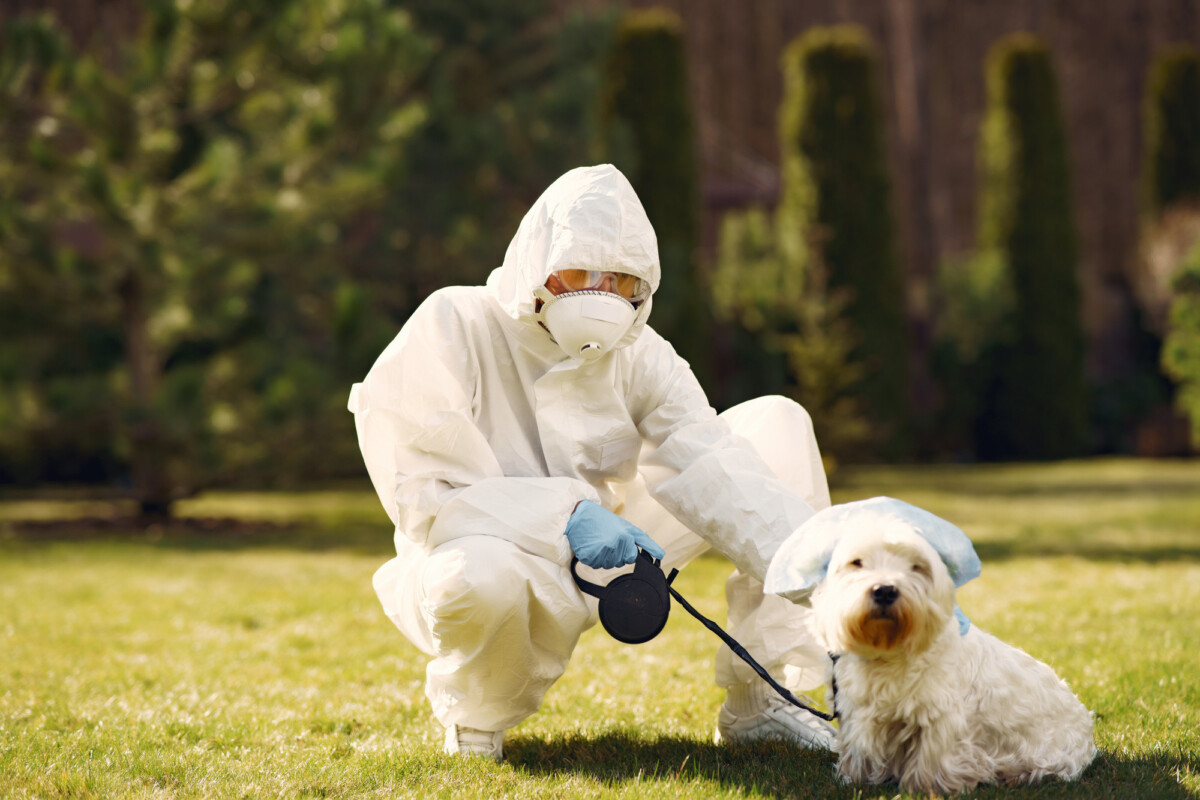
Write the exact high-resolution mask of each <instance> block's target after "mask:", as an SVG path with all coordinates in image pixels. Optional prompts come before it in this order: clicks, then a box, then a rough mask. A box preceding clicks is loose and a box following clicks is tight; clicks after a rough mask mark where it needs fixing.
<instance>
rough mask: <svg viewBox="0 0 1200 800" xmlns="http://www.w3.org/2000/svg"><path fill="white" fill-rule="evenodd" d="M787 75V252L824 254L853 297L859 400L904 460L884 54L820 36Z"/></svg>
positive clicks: (902, 334) (783, 126)
mask: <svg viewBox="0 0 1200 800" xmlns="http://www.w3.org/2000/svg"><path fill="white" fill-rule="evenodd" d="M783 70H784V83H785V90H784V92H785V93H784V100H783V107H782V109H781V114H780V139H781V141H782V145H783V180H784V194H783V202H782V216H781V218H780V219H781V222H780V225H781V234H782V235H783V236H784V239H783V242H782V244H783V246H784V247H785V248H786V249H791V250H797V249H808V250H810V251H811V252H814V253H816V254H817V255H818V256H819V259H820V263H822V264H823V265H824V267H825V269H826V270H827V272H828V281H829V286H830V287H831V289H834V290H838V291H844V292H845V295H846V298H847V302H846V309H845V315H846V318H847V320H848V322H849V324H850V327H851V330H852V331H853V335H854V337H855V338H856V339H857V346H856V347H855V349H854V351H853V353H852V354H851V355H852V360H853V361H854V362H857V363H860V364H862V366H863V373H862V378H861V380H859V381H858V383H857V386H856V393H857V394H859V395H860V396H861V398H862V400H863V402H864V404H865V407H866V410H867V416H868V417H869V419H870V420H871V423H872V427H873V429H874V433H875V438H876V446H877V453H881V454H883V455H887V456H899V455H902V454H903V453H905V452H906V451H907V450H908V448H909V447H910V442H909V436H908V433H907V432H908V430H909V427H910V404H909V399H908V398H909V393H908V369H907V360H908V335H907V316H906V311H905V292H904V281H903V275H902V272H901V268H900V264H899V260H898V257H897V253H896V243H895V234H894V224H893V221H892V209H891V180H890V177H889V174H888V166H887V154H886V150H885V146H884V128H883V111H882V107H881V102H880V99H879V88H878V71H879V65H878V63H877V58H876V55H875V52H874V48H873V47H872V46H871V44H870V42H869V40H868V39H867V37H866V35H865V33H863V31H862V30H861V29H859V28H857V27H854V26H844V27H833V28H821V29H814V30H812V31H810V32H809V33H807V34H805V35H804V36H802V37H801V38H799V39H797V40H796V41H795V42H793V43H792V44H791V45H789V46H788V48H787V49H786V50H785V52H784V55H783ZM793 259H795V257H793Z"/></svg>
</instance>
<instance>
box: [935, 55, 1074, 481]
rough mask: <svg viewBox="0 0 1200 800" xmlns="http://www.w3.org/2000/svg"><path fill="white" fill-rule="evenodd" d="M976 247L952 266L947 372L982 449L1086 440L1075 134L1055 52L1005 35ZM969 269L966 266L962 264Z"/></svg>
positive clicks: (994, 73) (1002, 454)
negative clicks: (1071, 136) (1065, 120)
mask: <svg viewBox="0 0 1200 800" xmlns="http://www.w3.org/2000/svg"><path fill="white" fill-rule="evenodd" d="M987 97H988V103H987V110H986V113H985V116H984V120H983V124H982V129H981V137H980V165H981V173H982V174H981V197H980V231H979V245H978V247H979V249H978V251H977V253H976V254H975V256H974V257H972V258H971V259H969V260H967V261H965V262H963V263H961V264H950V265H948V269H947V270H943V276H942V290H943V297H942V301H943V307H944V311H943V314H942V317H941V320H940V334H941V337H942V351H941V352H942V355H943V357H944V360H943V362H942V364H941V370H940V377H941V380H942V385H943V387H944V388H945V390H946V393H947V395H948V398H947V406H948V408H949V409H950V410H951V412H952V413H950V414H948V416H949V417H950V419H951V420H955V419H959V420H961V419H966V420H969V421H970V424H971V426H972V427H973V430H972V431H971V433H972V434H973V437H968V441H969V439H970V438H973V439H974V449H975V453H974V454H975V455H977V456H979V457H982V458H985V459H995V458H1061V457H1066V456H1072V455H1079V454H1081V453H1082V452H1083V450H1084V448H1085V446H1086V437H1087V429H1086V426H1087V420H1088V398H1087V388H1086V384H1085V381H1084V365H1083V359H1084V338H1083V327H1082V321H1081V318H1080V289H1079V281H1078V277H1077V275H1076V269H1077V263H1078V257H1077V251H1076V240H1075V229H1074V220H1073V217H1072V211H1071V196H1070V175H1069V165H1068V160H1067V146H1066V138H1065V134H1064V131H1063V124H1062V113H1061V108H1060V104H1059V100H1058V89H1057V85H1056V82H1055V78H1054V71H1053V67H1052V65H1051V62H1050V55H1049V52H1048V51H1047V50H1046V48H1045V46H1044V45H1043V44H1042V43H1041V41H1040V40H1038V39H1037V38H1036V37H1033V36H1030V35H1026V34H1017V35H1013V36H1010V37H1008V38H1006V39H1003V40H1001V41H1000V42H999V43H997V44H996V46H995V47H994V48H993V49H992V51H991V53H990V54H989V56H988V62H987ZM959 272H964V273H965V274H956V273H959Z"/></svg>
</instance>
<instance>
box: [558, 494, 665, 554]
mask: <svg viewBox="0 0 1200 800" xmlns="http://www.w3.org/2000/svg"><path fill="white" fill-rule="evenodd" d="M566 536H567V541H568V542H570V543H571V549H572V550H574V551H575V557H576V558H578V559H579V560H580V561H582V562H583V563H584V564H587V565H588V566H589V567H594V568H596V569H611V568H612V567H621V566H624V565H626V564H632V563H633V562H634V561H636V560H637V554H638V548H639V547H640V548H642V549H643V550H645V551H646V552H647V553H649V554H650V555H652V556H654V557H655V558H662V557H663V556H664V555H666V552H665V551H664V550H663V549H662V548H661V547H659V546H658V545H657V544H655V543H654V540H653V539H651V538H650V537H649V536H648V535H646V532H645V531H643V530H642V529H641V528H639V527H638V526H637V525H634V524H633V523H632V522H626V521H625V520H624V519H622V518H621V517H618V516H617V515H616V514H614V513H612V512H611V511H609V510H608V509H607V508H605V507H604V506H602V505H600V504H598V503H593V502H592V501H591V500H580V501H579V504H578V505H576V506H575V510H574V511H573V512H572V513H571V518H570V519H569V520H568V521H567V531H566Z"/></svg>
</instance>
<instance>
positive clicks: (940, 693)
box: [767, 498, 1096, 793]
mask: <svg viewBox="0 0 1200 800" xmlns="http://www.w3.org/2000/svg"><path fill="white" fill-rule="evenodd" d="M851 506H858V508H855V509H852V508H849V507H851ZM835 509H839V507H836V506H835V507H834V508H833V509H829V510H828V511H827V512H822V513H825V514H826V515H827V517H828V519H827V520H818V519H817V518H816V517H814V520H810V523H812V522H814V521H815V523H816V524H812V525H810V524H809V523H806V525H805V526H803V527H802V528H801V529H800V530H798V531H797V533H796V535H795V536H794V537H793V539H794V540H795V541H793V539H789V540H788V543H787V544H785V545H784V547H783V548H781V549H780V554H779V555H777V556H776V559H775V560H774V561H773V562H772V564H771V571H770V572H768V578H767V589H768V591H776V593H779V594H783V595H784V596H787V597H790V598H791V599H797V595H803V594H804V593H805V592H806V591H807V590H808V589H810V588H811V587H810V586H808V584H811V583H812V582H813V577H814V575H815V574H820V573H823V574H824V575H825V577H824V580H821V581H820V582H819V584H818V585H817V588H816V590H815V591H814V592H812V596H811V599H812V607H813V614H812V623H811V624H812V626H813V628H814V633H815V634H816V636H817V637H818V638H819V639H820V640H821V642H822V643H823V644H824V646H825V647H826V648H828V650H829V651H830V652H831V653H833V654H836V655H837V656H838V660H837V662H836V664H835V665H834V667H833V669H832V671H831V679H832V681H834V682H836V696H835V699H834V702H835V709H836V711H837V713H838V715H839V732H838V740H837V752H838V772H839V773H840V775H841V776H842V777H843V778H844V779H846V780H848V781H853V782H858V783H869V784H881V783H886V782H890V781H898V782H899V783H900V786H901V787H902V788H903V789H904V790H905V791H912V792H939V793H957V792H960V791H963V790H966V789H970V788H972V787H974V786H975V785H976V784H979V783H987V782H1005V783H1013V782H1020V781H1035V780H1038V779H1040V778H1044V777H1047V776H1055V777H1058V778H1061V779H1064V780H1074V779H1075V778H1078V777H1079V775H1080V774H1081V773H1082V772H1083V770H1084V768H1085V767H1087V765H1088V764H1089V763H1091V761H1092V759H1093V758H1094V757H1095V754H1096V748H1095V744H1094V743H1093V740H1092V719H1091V715H1090V714H1089V712H1088V710H1087V709H1086V708H1084V706H1083V704H1082V703H1080V702H1079V700H1078V699H1077V698H1076V697H1075V695H1074V694H1072V693H1071V690H1070V689H1069V688H1068V687H1067V685H1066V683H1064V682H1063V681H1062V680H1061V679H1060V678H1059V677H1058V676H1057V675H1055V674H1054V671H1053V670H1052V669H1050V667H1048V666H1046V665H1045V664H1043V663H1041V662H1040V661H1038V660H1036V659H1034V658H1033V657H1031V656H1029V655H1028V654H1026V653H1024V652H1022V651H1021V650H1018V649H1017V648H1015V647H1012V646H1010V645H1007V644H1005V643H1003V642H1001V641H1000V640H998V639H996V638H995V637H994V636H991V635H989V634H987V633H984V632H983V631H981V630H979V629H978V628H976V627H974V626H969V623H968V622H967V620H966V618H965V617H962V618H961V625H960V622H959V620H958V619H957V618H956V605H955V580H954V578H952V570H953V571H960V570H961V569H962V561H963V560H968V557H967V556H966V555H964V553H966V552H968V551H969V559H974V567H973V568H974V573H973V574H971V575H970V576H969V577H974V575H975V574H978V560H977V558H976V557H975V555H974V550H973V548H971V547H970V542H969V540H967V539H966V537H965V535H964V534H962V532H961V531H959V530H958V529H957V528H955V527H954V526H952V525H950V524H949V523H947V522H945V521H944V520H940V519H939V518H937V517H934V516H933V515H932V514H929V513H928V512H924V511H921V510H920V509H917V508H915V507H913V506H909V505H908V504H906V503H901V502H900V501H898V500H892V499H891V498H876V499H875V500H870V501H861V502H860V503H857V504H854V503H852V504H847V505H846V506H842V507H840V511H839V510H835ZM820 516H821V515H820V514H818V515H817V517H820ZM806 528H810V530H807V531H806ZM918 531H919V532H918ZM807 534H811V536H808V541H805V537H806V535H807ZM955 534H957V536H960V537H962V542H965V543H966V545H965V546H966V550H963V545H962V542H958V541H956V540H955ZM926 536H928V539H927V538H926ZM930 541H933V542H934V543H935V544H937V545H938V546H939V548H938V549H935V548H934V546H933V545H931V544H930ZM956 547H957V548H958V549H957V552H955V548H956ZM939 550H941V551H942V552H941V553H940V554H939ZM789 559H791V560H790V563H789ZM820 562H824V563H820ZM960 577H961V576H960ZM969 577H968V578H967V579H969ZM962 582H965V581H964V580H959V583H960V584H961V583H962ZM968 626H969V627H968ZM964 630H965V633H963V631H964ZM831 689H832V687H831Z"/></svg>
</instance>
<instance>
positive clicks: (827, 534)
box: [763, 503, 853, 603]
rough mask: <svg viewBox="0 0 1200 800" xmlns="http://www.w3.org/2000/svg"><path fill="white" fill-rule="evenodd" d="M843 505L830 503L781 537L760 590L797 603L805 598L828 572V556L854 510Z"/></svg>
mask: <svg viewBox="0 0 1200 800" xmlns="http://www.w3.org/2000/svg"><path fill="white" fill-rule="evenodd" d="M849 505H853V504H852V503H848V504H846V505H840V506H831V507H829V508H826V509H824V510H822V511H818V512H817V513H816V514H814V515H813V516H811V517H809V518H808V521H806V522H805V523H804V524H803V525H801V526H800V527H799V528H797V529H796V530H795V531H793V532H792V535H791V536H789V537H788V538H787V539H785V540H784V542H783V544H781V545H780V546H779V549H778V550H776V551H775V555H773V556H772V557H771V563H770V565H769V566H768V567H767V575H766V577H765V578H764V579H763V591H764V592H767V593H769V594H777V595H781V596H782V597H785V598H787V599H788V600H791V601H792V602H793V603H798V602H801V601H803V600H807V599H808V597H809V595H810V594H811V593H812V590H813V589H814V588H816V586H817V584H818V583H820V582H821V581H823V580H824V579H825V573H826V572H828V571H829V559H830V558H832V557H833V548H834V547H836V546H837V542H838V539H839V538H840V536H841V534H842V530H843V526H844V525H846V524H847V523H848V522H849V521H850V519H851V517H852V516H853V512H852V511H850V512H848V511H847V506H849Z"/></svg>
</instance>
